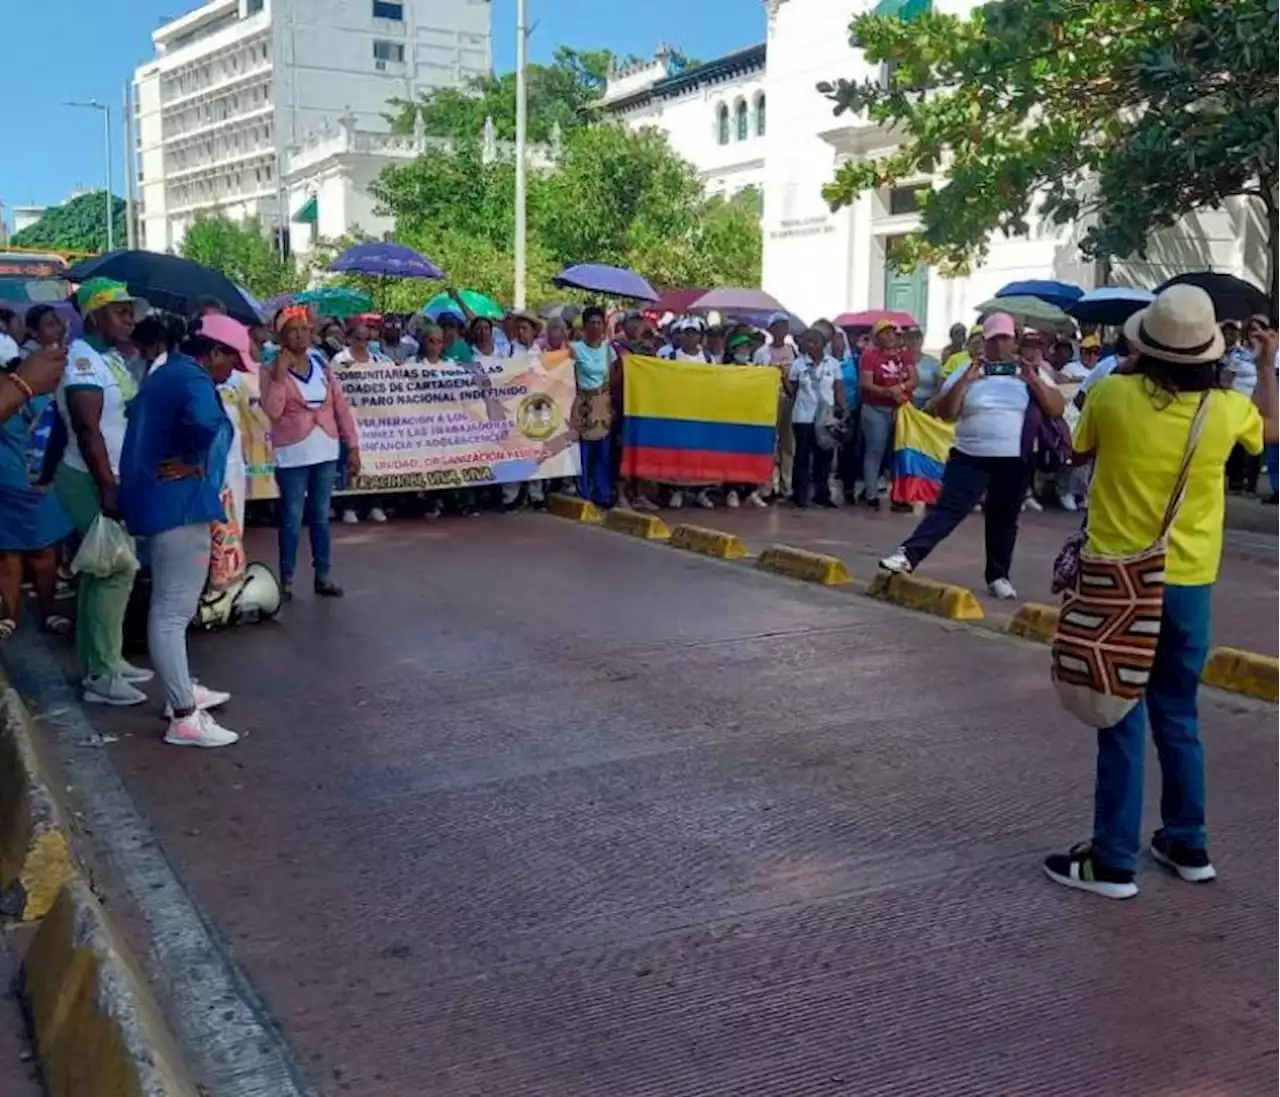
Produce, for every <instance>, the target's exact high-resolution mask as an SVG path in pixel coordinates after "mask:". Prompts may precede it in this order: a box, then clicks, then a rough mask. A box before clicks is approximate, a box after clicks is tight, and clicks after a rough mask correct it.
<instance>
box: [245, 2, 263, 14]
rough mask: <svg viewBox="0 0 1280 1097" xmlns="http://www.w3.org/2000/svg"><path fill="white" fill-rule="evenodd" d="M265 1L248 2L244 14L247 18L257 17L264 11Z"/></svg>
mask: <svg viewBox="0 0 1280 1097" xmlns="http://www.w3.org/2000/svg"><path fill="white" fill-rule="evenodd" d="M262 3H263V0H247V2H246V3H245V6H244V13H245V15H246V17H247V16H250V15H257V14H258V12H260V11H261V10H262Z"/></svg>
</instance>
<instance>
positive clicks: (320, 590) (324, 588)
mask: <svg viewBox="0 0 1280 1097" xmlns="http://www.w3.org/2000/svg"><path fill="white" fill-rule="evenodd" d="M313 589H314V590H315V592H316V593H317V594H318V595H320V597H321V598H341V597H342V596H343V595H344V594H345V593H346V592H345V591H343V589H342V588H341V587H340V586H338V584H337V583H335V582H334V581H333V580H332V579H317V580H316V582H315V587H314V588H313Z"/></svg>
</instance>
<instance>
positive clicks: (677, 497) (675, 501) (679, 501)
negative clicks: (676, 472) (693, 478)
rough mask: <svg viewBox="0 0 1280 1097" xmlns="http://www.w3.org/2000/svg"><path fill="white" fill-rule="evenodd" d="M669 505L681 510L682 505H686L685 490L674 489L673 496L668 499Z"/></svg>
mask: <svg viewBox="0 0 1280 1097" xmlns="http://www.w3.org/2000/svg"><path fill="white" fill-rule="evenodd" d="M667 506H669V507H670V508H671V509H672V510H679V509H680V508H681V507H682V506H684V492H683V491H673V492H672V493H671V498H670V499H669V500H668V501H667Z"/></svg>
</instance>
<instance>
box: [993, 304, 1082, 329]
mask: <svg viewBox="0 0 1280 1097" xmlns="http://www.w3.org/2000/svg"><path fill="white" fill-rule="evenodd" d="M978 311H979V312H980V313H982V315H983V316H990V315H991V314H992V313H993V312H1003V313H1007V314H1008V315H1009V316H1012V317H1013V319H1014V323H1016V324H1020V325H1021V326H1022V327H1024V328H1034V329H1035V330H1036V331H1045V332H1063V333H1066V332H1072V331H1075V330H1076V325H1075V321H1074V320H1072V319H1071V317H1070V316H1068V315H1067V314H1066V313H1065V312H1063V311H1062V309H1060V308H1058V307H1057V305H1051V304H1049V303H1048V302H1047V301H1041V300H1040V298H1039V297H993V298H991V300H990V301H983V302H982V304H980V305H979V306H978Z"/></svg>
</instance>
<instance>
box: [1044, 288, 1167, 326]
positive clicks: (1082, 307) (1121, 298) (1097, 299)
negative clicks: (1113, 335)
mask: <svg viewBox="0 0 1280 1097" xmlns="http://www.w3.org/2000/svg"><path fill="white" fill-rule="evenodd" d="M1155 299H1156V295H1155V294H1154V293H1152V292H1151V291H1150V290H1148V289H1135V288H1134V287H1133V286H1101V287H1099V288H1098V289H1091V290H1090V291H1089V292H1088V293H1086V294H1085V295H1084V296H1083V297H1081V298H1080V299H1079V300H1078V301H1076V302H1075V303H1074V304H1072V305H1068V306H1067V310H1066V311H1067V312H1068V313H1070V314H1071V315H1072V316H1074V317H1075V318H1076V319H1077V320H1083V321H1085V322H1086V323H1089V324H1107V325H1110V326H1117V325H1119V324H1123V323H1124V322H1125V321H1126V320H1128V319H1129V317H1130V316H1132V315H1133V314H1134V313H1135V312H1137V311H1138V310H1139V309H1143V308H1146V307H1147V306H1148V305H1149V304H1151V302H1152V301H1154V300H1155Z"/></svg>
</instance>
